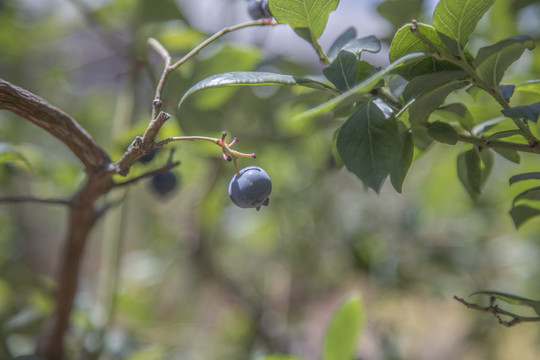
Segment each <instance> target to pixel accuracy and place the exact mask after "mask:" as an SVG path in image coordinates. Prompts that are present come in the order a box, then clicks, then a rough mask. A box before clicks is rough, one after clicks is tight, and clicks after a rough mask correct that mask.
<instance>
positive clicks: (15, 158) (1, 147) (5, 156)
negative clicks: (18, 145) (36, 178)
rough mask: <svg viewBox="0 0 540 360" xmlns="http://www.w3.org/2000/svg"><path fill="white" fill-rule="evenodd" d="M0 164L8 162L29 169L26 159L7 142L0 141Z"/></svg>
mask: <svg viewBox="0 0 540 360" xmlns="http://www.w3.org/2000/svg"><path fill="white" fill-rule="evenodd" d="M0 164H10V165H14V166H19V167H22V168H24V169H26V170H30V168H31V166H30V163H29V162H28V160H27V159H26V158H25V157H24V156H23V155H22V154H21V153H20V152H18V151H17V150H15V148H14V147H13V146H12V145H11V144H8V143H4V142H0Z"/></svg>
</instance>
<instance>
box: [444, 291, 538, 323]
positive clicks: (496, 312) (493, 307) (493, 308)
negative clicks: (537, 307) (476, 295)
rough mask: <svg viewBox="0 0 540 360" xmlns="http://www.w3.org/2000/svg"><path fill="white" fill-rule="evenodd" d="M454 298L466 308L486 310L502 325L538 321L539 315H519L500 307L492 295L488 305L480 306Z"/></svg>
mask: <svg viewBox="0 0 540 360" xmlns="http://www.w3.org/2000/svg"><path fill="white" fill-rule="evenodd" d="M454 300H456V301H458V302H460V303H461V304H463V305H465V306H466V307H467V308H468V309H473V310H477V311H481V312H487V313H490V314H492V315H493V316H495V318H497V320H498V321H499V324H501V325H504V326H506V327H512V326H515V325H518V324H520V323H523V322H540V317H528V316H521V315H517V314H514V313H511V312H509V311H506V310H504V309H501V308H500V307H499V306H498V305H497V304H495V300H496V299H495V298H494V297H492V298H491V301H490V304H489V306H485V307H484V306H480V305H478V304H474V303H470V302H468V301H466V300H465V299H463V298H460V297H457V296H454ZM501 315H502V316H508V317H510V318H512V319H511V320H510V321H506V320H504V319H503V318H502V317H501Z"/></svg>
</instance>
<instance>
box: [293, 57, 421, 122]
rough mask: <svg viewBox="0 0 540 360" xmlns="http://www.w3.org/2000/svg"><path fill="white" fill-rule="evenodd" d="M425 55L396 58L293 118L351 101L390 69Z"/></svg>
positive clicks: (314, 113) (327, 110)
mask: <svg viewBox="0 0 540 360" xmlns="http://www.w3.org/2000/svg"><path fill="white" fill-rule="evenodd" d="M425 56H426V54H424V53H414V54H409V55H406V56H404V57H402V58H400V59H398V60H396V61H395V62H393V63H392V64H390V65H388V67H386V68H385V69H383V70H380V71H378V72H376V73H375V74H373V75H372V76H370V77H369V78H367V79H366V80H364V81H362V82H361V83H359V84H357V85H356V86H355V87H354V88H352V89H350V90H348V91H346V92H344V93H343V94H341V95H339V96H336V97H335V98H333V99H331V100H329V101H327V102H325V103H323V104H321V105H319V106H317V107H315V108H313V109H311V110H308V111H306V112H304V113H301V114H299V115H297V116H296V117H295V118H294V120H295V121H298V120H304V119H308V118H311V117H314V116H317V115H320V114H324V113H327V112H330V111H332V110H333V109H334V108H336V107H337V106H338V105H339V104H341V103H343V102H346V101H352V100H354V99H355V98H357V97H358V95H360V94H362V93H368V92H369V91H371V90H372V89H373V87H374V86H375V85H377V84H378V83H379V81H380V80H382V79H383V77H384V76H386V75H388V74H389V73H391V72H392V71H394V70H396V69H398V68H399V67H401V66H404V65H406V64H408V63H410V62H414V61H418V59H420V58H424V57H425Z"/></svg>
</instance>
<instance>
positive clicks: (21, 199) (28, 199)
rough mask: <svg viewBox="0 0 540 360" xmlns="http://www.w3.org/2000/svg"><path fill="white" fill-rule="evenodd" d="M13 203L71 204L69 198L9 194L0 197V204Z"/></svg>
mask: <svg viewBox="0 0 540 360" xmlns="http://www.w3.org/2000/svg"><path fill="white" fill-rule="evenodd" d="M13 203H40V204H50V205H71V200H68V199H42V198H36V197H32V196H10V197H1V198H0V204H13Z"/></svg>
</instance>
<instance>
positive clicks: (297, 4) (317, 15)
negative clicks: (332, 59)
mask: <svg viewBox="0 0 540 360" xmlns="http://www.w3.org/2000/svg"><path fill="white" fill-rule="evenodd" d="M269 4H270V11H271V12H272V15H274V17H275V19H276V21H277V22H279V23H281V24H288V25H289V26H290V27H292V28H293V29H294V30H295V31H297V30H300V31H297V33H299V35H300V36H302V37H303V38H304V39H306V40H308V41H309V42H312V43H313V42H315V41H317V39H319V37H320V36H321V34H322V32H323V30H324V28H325V27H326V22H327V21H328V16H329V15H330V13H331V12H332V11H334V10H335V9H336V8H337V6H338V4H339V0H295V1H290V0H271V1H270V2H269Z"/></svg>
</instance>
